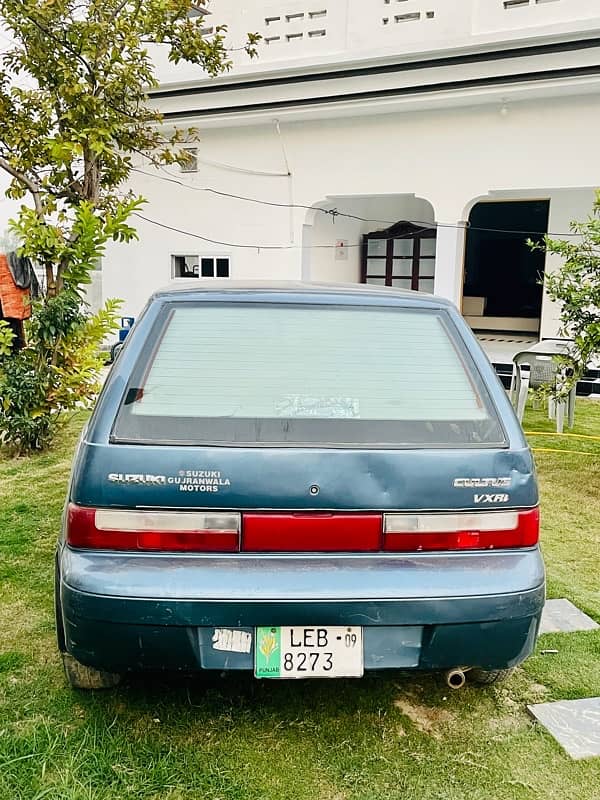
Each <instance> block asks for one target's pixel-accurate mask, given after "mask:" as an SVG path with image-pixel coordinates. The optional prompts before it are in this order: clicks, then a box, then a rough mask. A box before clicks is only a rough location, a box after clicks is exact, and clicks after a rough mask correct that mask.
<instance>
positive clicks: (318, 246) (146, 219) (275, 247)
mask: <svg viewBox="0 0 600 800" xmlns="http://www.w3.org/2000/svg"><path fill="white" fill-rule="evenodd" d="M133 216H134V217H138V219H141V220H144V222H149V223H150V224H151V225H156V226H157V227H159V228H164V229H165V230H167V231H173V232H174V233H181V234H183V235H184V236H191V237H192V238H193V239H200V240H201V241H203V242H209V243H210V244H218V245H220V246H221V247H238V248H241V249H244V250H335V249H336V248H337V245H335V244H310V245H304V244H239V243H237V242H221V241H219V240H218V239H211V238H210V237H209V236H204V235H202V234H200V233H193V232H192V231H186V230H183V229H182V228H176V227H175V226H173V225H167V224H166V223H164V222H159V221H158V220H156V219H150V217H147V216H145V215H144V214H140V213H138V212H137V211H134V212H133ZM412 236H414V232H413V231H411V232H409V233H407V234H406V235H405V236H404V237H403V236H394V237H392V238H394V239H402V238H411V237H412ZM344 247H345V248H350V247H362V245H361V244H346V245H344Z"/></svg>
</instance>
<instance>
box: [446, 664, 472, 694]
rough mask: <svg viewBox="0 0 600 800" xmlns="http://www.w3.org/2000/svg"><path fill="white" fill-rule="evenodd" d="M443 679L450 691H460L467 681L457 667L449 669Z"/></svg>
mask: <svg viewBox="0 0 600 800" xmlns="http://www.w3.org/2000/svg"><path fill="white" fill-rule="evenodd" d="M445 677H446V683H447V684H448V686H449V687H450V688H451V689H462V687H463V686H464V685H465V683H466V681H467V678H466V676H465V673H464V671H463V670H462V669H460V668H459V667H455V668H454V669H449V670H448V672H447V673H446V675H445Z"/></svg>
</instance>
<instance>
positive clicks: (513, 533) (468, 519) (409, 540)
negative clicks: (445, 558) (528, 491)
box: [383, 508, 540, 552]
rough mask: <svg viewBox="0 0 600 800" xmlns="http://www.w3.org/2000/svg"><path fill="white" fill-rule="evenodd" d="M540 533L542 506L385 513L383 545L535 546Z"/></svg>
mask: <svg viewBox="0 0 600 800" xmlns="http://www.w3.org/2000/svg"><path fill="white" fill-rule="evenodd" d="M539 533H540V510H539V508H532V509H529V510H527V511H489V512H486V511H483V512H474V513H468V512H457V513H456V514H385V515H384V537H383V542H384V545H383V549H384V550H387V551H393V552H414V551H415V550H417V551H418V550H495V549H499V548H507V547H532V546H533V545H535V544H537V541H538V539H539Z"/></svg>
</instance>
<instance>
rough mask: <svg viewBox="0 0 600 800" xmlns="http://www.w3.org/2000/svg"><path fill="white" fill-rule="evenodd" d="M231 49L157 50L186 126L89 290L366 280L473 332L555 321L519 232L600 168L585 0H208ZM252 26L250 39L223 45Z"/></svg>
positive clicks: (161, 93) (545, 216)
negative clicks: (222, 70)
mask: <svg viewBox="0 0 600 800" xmlns="http://www.w3.org/2000/svg"><path fill="white" fill-rule="evenodd" d="M210 12H211V13H210V15H208V16H206V17H205V20H204V22H205V23H206V28H207V35H210V34H211V32H213V31H214V28H215V26H216V25H218V24H223V23H224V24H226V25H227V26H228V29H229V41H230V43H231V45H232V46H233V48H234V50H233V51H232V58H233V62H234V64H233V68H232V70H231V71H230V72H228V73H227V74H226V75H223V76H220V77H218V78H215V79H209V78H207V77H206V76H205V75H204V74H202V72H201V71H199V70H198V68H197V67H193V66H191V65H179V66H173V65H169V64H168V61H167V59H166V57H165V54H164V53H162V52H158V53H157V64H158V70H159V76H160V81H161V86H160V89H159V90H158V91H155V92H153V94H152V98H151V100H152V103H153V104H154V105H155V106H157V107H159V108H160V109H161V111H162V112H163V113H164V119H165V126H166V127H172V126H175V125H176V126H180V127H186V128H188V127H194V128H196V129H197V130H198V137H199V139H198V141H197V142H194V141H190V143H189V145H188V146H189V149H190V153H189V156H190V158H189V161H188V163H187V164H186V166H185V167H184V168H180V167H178V166H172V167H169V168H163V169H155V168H154V167H152V166H151V165H150V163H149V162H148V161H139V162H138V163H137V164H136V169H135V171H134V173H133V177H132V181H131V184H132V188H133V189H134V190H135V191H136V192H139V193H140V194H142V195H143V196H144V197H145V198H146V199H147V201H148V203H147V205H146V206H145V207H144V209H143V210H142V211H141V214H140V217H139V218H137V219H136V220H135V224H136V227H137V228H138V231H139V241H138V242H136V243H134V244H130V245H127V246H120V245H115V246H111V248H110V249H109V251H108V252H107V254H106V257H105V259H104V260H103V264H102V270H101V272H100V273H99V274H98V275H97V276H96V277H97V281H96V283H97V288H96V291H97V292H98V294H100V293H101V295H102V296H103V297H121V298H123V300H124V313H128V314H131V315H133V316H135V315H136V314H137V313H139V311H140V309H141V308H142V306H143V304H144V302H145V300H146V298H147V297H148V295H149V294H150V293H151V292H152V290H154V289H155V288H157V287H159V286H162V285H164V284H165V283H167V282H168V281H169V280H171V279H172V278H175V279H177V278H183V277H197V278H198V280H199V281H203V280H213V279H214V278H216V277H223V278H232V279H239V280H244V279H255V278H267V279H282V280H283V279H292V280H297V279H302V280H309V281H343V282H360V281H367V282H374V283H385V284H388V285H393V286H398V287H401V288H413V289H420V290H422V291H432V292H434V293H435V294H439V295H441V296H443V297H446V298H449V299H451V300H453V301H454V302H455V303H456V304H457V305H458V306H459V308H462V310H463V313H464V314H465V316H466V317H467V319H468V321H469V322H470V324H471V325H472V326H473V327H474V328H475V329H476V330H478V331H481V332H484V333H485V332H486V331H491V332H510V333H519V334H523V335H526V336H531V337H536V336H543V337H547V336H552V335H556V332H557V327H558V324H557V323H558V315H557V309H556V308H555V307H554V306H553V304H552V303H551V302H550V301H549V300H548V299H547V298H546V297H544V294H543V290H542V286H541V285H540V280H541V279H543V275H544V273H547V272H548V271H550V270H552V269H555V268H556V266H557V264H556V261H554V260H553V258H552V257H547V258H546V257H545V256H544V254H542V253H540V252H535V251H533V252H532V251H531V249H530V248H529V246H528V245H527V239H533V240H535V239H539V238H540V237H541V236H542V235H543V234H544V233H546V232H549V233H551V234H554V235H556V236H564V235H566V234H569V232H570V228H569V223H570V221H571V220H573V219H581V218H585V217H586V216H587V215H588V214H589V212H590V209H591V205H592V202H593V198H594V190H595V188H596V187H597V186H600V153H599V151H598V146H597V140H598V130H599V129H600V3H599V2H598V0H453V2H448V0H370V1H369V2H364V0H288V2H280V3H278V2H275V1H274V0H270V2H262V0H252V2H250V0H247V1H246V2H243V1H241V0H213V2H212V3H211V4H210ZM248 31H257V32H259V33H261V34H262V36H263V40H262V42H261V44H260V46H259V57H258V58H257V59H254V60H252V61H251V60H250V59H249V58H248V56H247V55H246V54H245V53H244V52H243V50H241V49H237V48H241V45H242V44H243V41H244V36H245V33H246V32H248Z"/></svg>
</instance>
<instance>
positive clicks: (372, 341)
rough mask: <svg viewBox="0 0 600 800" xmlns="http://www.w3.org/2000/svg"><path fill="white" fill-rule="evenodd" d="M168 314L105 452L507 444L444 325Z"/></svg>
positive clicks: (379, 316) (443, 321)
mask: <svg viewBox="0 0 600 800" xmlns="http://www.w3.org/2000/svg"><path fill="white" fill-rule="evenodd" d="M166 309H167V310H165V313H164V314H163V317H162V319H161V320H159V321H158V323H157V325H156V327H155V329H154V330H153V331H152V335H151V337H150V338H149V341H148V343H147V345H146V348H145V351H144V352H142V354H141V356H140V358H139V359H138V364H137V366H136V368H135V369H134V371H133V374H132V378H131V380H130V382H129V386H128V388H127V390H126V392H125V395H124V399H123V403H122V406H121V409H120V412H119V414H118V417H117V420H116V424H115V427H114V430H113V437H112V438H113V441H127V442H148V443H181V444H190V445H191V444H220V445H236V444H239V445H242V444H252V445H256V444H259V445H261V444H262V445H306V444H308V445H311V446H318V445H324V446H369V445H375V446H384V447H409V446H415V445H418V446H430V447H434V446H456V445H469V446H493V445H496V446H497V445H501V444H504V433H503V430H502V427H501V425H500V423H499V420H498V418H497V415H496V412H495V410H494V409H493V407H492V404H491V402H490V400H489V397H488V394H487V392H486V390H485V387H484V386H483V384H482V381H481V378H480V376H479V374H478V372H477V370H476V369H475V367H474V365H473V363H472V361H471V359H470V357H469V355H468V352H467V351H466V350H465V346H464V343H463V342H462V341H461V340H460V339H459V338H458V337H457V335H456V334H455V333H454V332H453V330H452V327H451V325H450V324H449V322H448V319H447V317H446V314H445V313H444V312H443V311H441V312H437V311H434V310H415V309H409V308H404V307H392V306H378V307H372V306H371V307H369V306H350V305H349V306H333V305H290V304H284V303H277V304H275V303H272V304H269V303H264V304H253V303H242V302H232V303H229V304H222V303H216V302H214V301H213V302H200V303H196V304H191V303H189V302H188V303H181V302H180V303H172V304H168V305H167V306H166Z"/></svg>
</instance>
